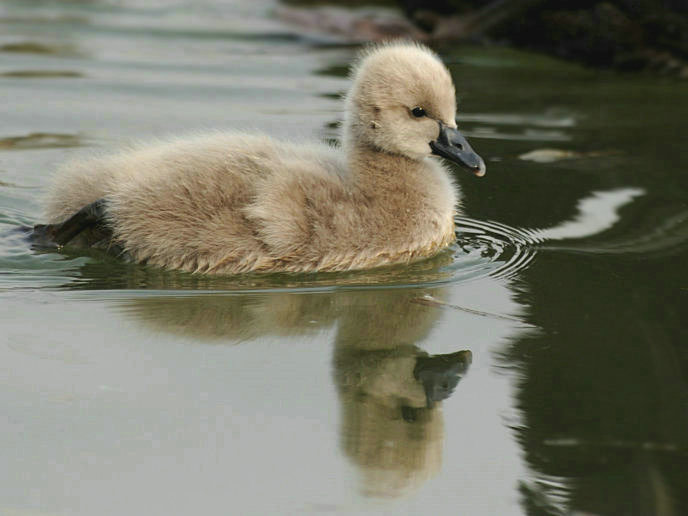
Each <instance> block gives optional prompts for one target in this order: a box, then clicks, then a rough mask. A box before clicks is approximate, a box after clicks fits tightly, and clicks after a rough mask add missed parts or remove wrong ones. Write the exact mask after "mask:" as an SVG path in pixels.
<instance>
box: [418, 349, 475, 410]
mask: <svg viewBox="0 0 688 516" xmlns="http://www.w3.org/2000/svg"><path fill="white" fill-rule="evenodd" d="M472 361H473V354H472V353H471V352H470V351H468V350H463V351H457V352H456V353H449V354H448V355H434V356H420V357H418V358H417V359H416V366H415V367H414V369H413V376H414V377H415V378H416V380H419V381H420V382H421V383H422V384H423V388H424V389H425V398H426V401H427V407H428V408H432V407H433V406H434V404H435V402H436V401H442V400H444V399H447V398H448V397H449V396H450V395H451V393H452V392H454V388H455V387H456V385H457V384H458V383H459V380H460V379H461V377H462V376H463V375H465V374H466V371H467V370H468V366H469V365H470V364H471V362H472Z"/></svg>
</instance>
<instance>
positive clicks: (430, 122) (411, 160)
mask: <svg viewBox="0 0 688 516" xmlns="http://www.w3.org/2000/svg"><path fill="white" fill-rule="evenodd" d="M352 80H353V83H352V86H351V90H350V91H349V93H348V95H347V96H346V100H345V111H346V112H345V120H344V124H343V127H342V146H341V148H336V147H331V146H327V145H325V144H317V145H313V144H309V145H303V144H300V145H297V144H292V143H286V142H279V141H275V140H273V139H271V138H269V137H267V136H263V135H253V136H251V135H244V134H239V133H214V134H210V135H204V136H198V137H195V138H191V139H186V140H174V141H170V142H167V143H161V144H155V145H153V146H146V147H136V148H133V149H130V150H128V151H126V152H123V153H121V154H117V155H113V156H110V157H106V158H95V159H89V160H86V161H81V162H77V163H72V164H70V165H68V166H67V167H65V168H63V169H62V170H61V171H60V173H58V175H57V176H56V178H55V183H54V185H53V187H52V189H51V190H50V192H49V195H48V198H47V207H46V215H47V219H48V221H49V224H48V225H40V226H36V227H35V228H34V235H35V236H36V237H37V238H38V239H39V240H40V239H43V240H45V239H48V240H51V241H52V242H54V243H55V244H58V245H90V246H93V247H101V248H106V249H109V250H110V251H113V250H116V251H117V252H119V253H122V254H124V255H126V256H127V257H129V258H130V259H132V260H134V261H137V262H142V263H148V264H153V265H157V266H161V267H167V268H171V269H181V270H185V271H191V272H201V273H229V274H231V273H242V272H249V271H261V272H267V271H292V272H308V271H343V270H352V269H364V268H371V267H378V266H382V265H388V264H395V263H408V262H411V261H415V260H419V259H422V258H426V257H430V256H432V255H434V254H436V253H437V252H438V251H440V250H441V249H443V248H444V247H446V246H447V245H449V244H450V243H451V242H453V240H454V221H453V216H454V214H455V211H456V204H457V192H456V188H455V186H454V184H453V183H452V180H451V179H450V177H449V174H448V173H447V171H446V170H445V169H444V168H443V167H442V165H441V164H440V162H439V160H437V159H436V158H431V157H430V156H431V154H436V155H439V156H442V157H444V158H446V159H448V160H451V161H454V162H456V163H458V164H460V165H462V166H463V167H464V168H468V169H469V170H472V171H473V172H474V173H475V174H476V175H478V176H481V175H483V174H484V172H485V165H484V163H483V161H482V159H481V158H480V157H479V156H478V155H477V154H475V153H474V152H473V150H472V149H471V147H470V146H469V145H468V142H466V140H465V139H464V138H463V137H462V136H461V134H460V133H459V132H458V131H457V130H456V123H455V115H456V100H455V93H454V85H453V83H452V79H451V76H450V75H449V72H448V71H447V69H446V68H445V67H444V65H443V64H442V62H441V61H440V59H439V58H438V57H437V56H436V55H435V54H434V53H433V52H432V51H430V50H429V49H427V48H426V47H424V46H421V45H418V44H412V43H390V44H386V45H382V46H377V47H372V48H369V49H368V50H366V51H364V53H363V55H362V56H361V58H360V60H359V61H358V63H357V64H356V65H354V67H353V69H352Z"/></svg>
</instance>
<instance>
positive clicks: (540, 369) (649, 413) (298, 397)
mask: <svg viewBox="0 0 688 516" xmlns="http://www.w3.org/2000/svg"><path fill="white" fill-rule="evenodd" d="M144 4H145V7H142V6H143V5H144ZM274 7H275V4H272V3H266V2H260V1H256V2H242V3H232V2H221V1H219V0H215V1H210V0H206V1H202V2H191V1H190V0H186V1H182V0H178V1H173V0H157V1H154V2H136V1H134V0H120V1H114V0H113V1H97V0H92V1H86V0H83V1H78V2H77V1H74V2H68V1H59V2H58V1H47V0H46V1H34V2H24V1H19V0H17V1H4V2H2V3H1V4H0V28H1V30H0V99H2V102H0V413H1V414H2V418H0V448H2V450H3V452H2V466H1V467H0V513H2V514H9V515H15V514H16V515H92V514H113V515H114V514H142V515H144V514H145V515H150V514H204V515H205V514H302V513H335V514H347V513H352V514H353V513H356V514H358V513H369V514H382V513H385V514H457V513H461V514H480V515H495V514H499V515H508V514H533V515H535V514H538V515H539V514H553V515H563V514H579V515H583V514H594V515H618V514H631V515H651V514H659V515H679V514H686V512H688V480H687V479H688V330H687V328H688V323H687V321H686V317H688V270H687V267H686V264H687V263H688V262H687V260H688V244H687V241H688V150H687V149H688V148H687V147H686V113H688V86H687V85H686V83H685V82H677V81H674V80H669V79H662V78H655V77H641V76H635V75H614V74H610V73H606V72H595V71H590V70H585V69H582V68H580V67H577V66H576V65H571V64H568V63H561V62H557V61H553V60H550V59H547V58H543V57H539V56H534V55H530V54H524V53H517V52H514V51H510V50H505V49H500V48H477V47H470V46H447V47H445V48H440V49H439V51H440V53H441V55H442V57H443V58H444V59H445V61H446V62H447V63H448V65H449V67H450V69H451V71H452V73H453V75H454V79H455V82H456V85H457V92H458V95H459V99H460V112H461V115H460V126H461V127H462V128H463V130H464V131H465V132H466V133H467V134H468V135H469V136H470V137H471V141H472V143H473V147H474V148H475V149H476V150H477V151H478V152H479V153H480V154H482V156H483V157H484V158H485V159H486V162H487V165H488V173H487V175H486V176H485V177H484V178H481V179H477V178H474V177H472V176H470V175H468V174H464V173H462V172H461V171H458V170H457V171H456V179H457V182H458V183H459V184H460V186H461V189H462V191H463V198H464V208H465V213H464V216H463V217H460V218H457V221H456V223H457V235H458V240H457V244H456V245H455V246H453V247H452V248H451V249H449V250H448V251H446V252H445V253H443V254H441V255H440V256H438V257H436V258H434V259H432V260H429V261H426V262H423V263H419V264H415V265H413V266H411V267H393V268H388V269H380V270H377V271H369V272H361V273H350V274H324V275H317V274H314V275H271V276H257V275H253V276H252V275H248V276H242V277H238V278H232V277H203V276H195V275H189V274H180V273H174V272H164V271H160V270H157V269H154V268H151V267H143V266H137V265H127V264H122V263H119V262H117V261H116V260H113V259H111V258H107V257H104V256H102V255H100V254H95V253H94V254H93V255H91V256H84V255H75V254H69V253H65V254H55V253H45V252H43V253H39V252H36V251H34V250H32V249H31V248H30V246H29V244H28V243H27V242H26V240H25V239H24V238H23V236H22V235H21V233H20V232H18V231H17V230H18V228H19V227H21V226H23V225H31V224H34V223H37V222H39V221H40V196H41V194H42V192H43V189H44V188H45V186H46V185H47V184H48V181H49V177H50V174H51V173H52V171H54V170H55V168H56V166H57V165H58V164H60V163H62V162H64V161H65V160H67V159H69V158H71V157H74V156H79V155H82V154H84V153H93V152H98V151H101V150H104V149H111V148H116V147H118V146H120V145H122V144H124V143H126V142H127V141H130V140H132V139H133V140H136V139H146V138H154V137H159V136H164V135H167V134H179V133H192V132H197V131H199V130H204V129H209V128H244V129H256V130H261V131H265V132H268V133H269V134H272V135H275V136H278V137H285V138H292V139H328V140H330V139H335V138H336V137H337V132H336V123H337V122H338V121H339V120H340V119H341V111H340V109H341V105H340V102H339V100H338V95H339V94H340V93H341V92H343V91H344V90H346V88H347V81H346V78H345V76H344V75H345V71H346V66H347V64H348V63H349V62H350V61H351V59H352V57H353V56H354V55H355V52H356V48H354V47H351V46H347V45H337V44H333V42H332V41H331V40H329V39H326V38H323V37H321V36H317V35H310V34H304V30H303V29H301V28H295V27H292V26H289V25H287V24H284V23H282V22H280V20H279V18H278V17H277V16H275V15H274Z"/></svg>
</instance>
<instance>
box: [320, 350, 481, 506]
mask: <svg viewBox="0 0 688 516" xmlns="http://www.w3.org/2000/svg"><path fill="white" fill-rule="evenodd" d="M389 344H390V342H386V343H385V347H384V348H383V349H377V350H376V349H371V346H370V343H367V344H366V345H365V346H364V348H357V347H356V346H355V345H354V344H353V343H352V345H338V347H337V350H336V353H335V362H334V369H335V382H336V384H337V389H338V392H339V395H340V401H341V404H342V422H341V425H342V427H341V441H342V448H343V450H344V452H345V453H346V455H347V456H348V457H350V458H351V459H352V460H353V461H354V462H355V463H356V464H357V465H358V466H359V467H360V468H361V470H362V474H363V479H362V480H363V482H362V485H363V486H364V487H363V491H364V494H366V495H370V496H377V497H396V496H400V495H402V494H404V493H406V492H408V491H410V490H412V489H413V488H415V487H418V486H420V485H421V484H422V483H423V482H425V480H427V479H428V478H430V477H431V476H433V475H434V474H436V473H437V472H438V471H439V467H440V464H441V458H442V439H443V420H442V415H441V409H440V407H439V404H438V403H437V402H438V401H441V400H442V399H445V398H446V397H448V396H449V395H450V394H451V392H452V390H453V388H454V387H455V386H456V384H457V383H458V381H459V378H460V375H461V374H463V373H464V372H465V371H466V369H467V367H468V365H469V364H470V361H471V353H470V351H459V352H457V353H452V354H451V355H439V356H434V357H431V356H428V355H427V354H426V353H424V352H422V351H421V350H420V349H418V348H417V347H416V346H413V345H399V346H397V347H390V346H389Z"/></svg>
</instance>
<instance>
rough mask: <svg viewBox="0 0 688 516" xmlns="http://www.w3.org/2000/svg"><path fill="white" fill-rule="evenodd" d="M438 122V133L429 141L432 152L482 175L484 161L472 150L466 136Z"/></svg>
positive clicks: (477, 174) (483, 172)
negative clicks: (433, 139) (434, 138)
mask: <svg viewBox="0 0 688 516" xmlns="http://www.w3.org/2000/svg"><path fill="white" fill-rule="evenodd" d="M439 124H440V134H439V136H438V137H437V140H435V141H432V142H430V148H431V149H432V153H433V154H437V155H438V156H442V157H443V158H445V159H448V160H449V161H453V162H454V163H456V164H457V165H460V166H462V167H463V168H466V169H468V170H470V171H471V172H473V173H474V174H475V175H476V176H478V177H481V176H484V175H485V162H484V161H483V159H482V158H481V157H480V156H478V155H477V154H476V153H475V152H474V151H473V149H472V148H471V146H470V145H469V144H468V141H467V140H466V138H464V137H463V135H462V134H461V133H460V132H459V131H458V129H453V128H451V127H447V126H446V125H444V124H443V123H442V122H439Z"/></svg>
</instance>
